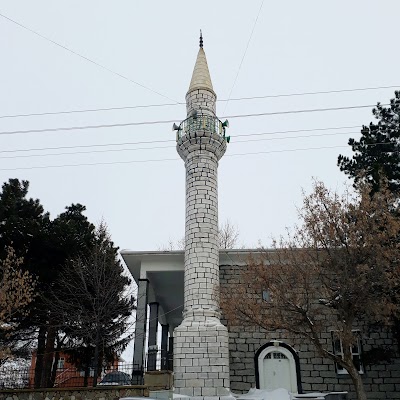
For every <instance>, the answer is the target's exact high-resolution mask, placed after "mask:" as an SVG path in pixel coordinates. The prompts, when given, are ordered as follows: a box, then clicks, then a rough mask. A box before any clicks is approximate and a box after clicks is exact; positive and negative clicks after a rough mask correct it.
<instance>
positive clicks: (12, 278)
mask: <svg viewBox="0 0 400 400" xmlns="http://www.w3.org/2000/svg"><path fill="white" fill-rule="evenodd" d="M22 262H23V260H22V258H18V257H17V256H16V254H15V252H14V249H12V248H11V247H8V248H7V252H6V257H5V259H4V260H0V365H1V364H3V363H4V362H5V361H7V360H8V359H10V358H11V357H12V349H13V347H14V345H15V343H10V341H11V342H13V335H12V334H13V331H14V330H15V328H16V327H17V326H18V318H19V317H21V316H23V315H25V314H26V307H27V306H28V305H29V303H30V302H31V301H32V300H33V297H34V291H35V280H34V279H33V278H32V276H31V275H30V274H29V273H28V272H27V271H22V270H21V269H20V265H21V264H22Z"/></svg>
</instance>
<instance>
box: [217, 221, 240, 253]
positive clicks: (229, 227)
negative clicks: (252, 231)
mask: <svg viewBox="0 0 400 400" xmlns="http://www.w3.org/2000/svg"><path fill="white" fill-rule="evenodd" d="M238 239H239V230H238V228H237V226H235V225H233V224H232V223H231V222H230V221H229V219H227V220H226V221H225V222H224V223H223V224H222V225H221V226H220V227H219V229H218V244H219V248H220V249H234V248H235V247H236V246H237V241H238Z"/></svg>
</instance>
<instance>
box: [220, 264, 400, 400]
mask: <svg viewBox="0 0 400 400" xmlns="http://www.w3.org/2000/svg"><path fill="white" fill-rule="evenodd" d="M239 268H240V267H238V266H232V265H221V266H220V285H221V286H222V287H224V286H225V287H226V286H227V285H231V286H234V284H235V281H237V279H238V271H239ZM222 322H223V323H226V321H222ZM327 325H328V324H327ZM360 328H361V327H360ZM360 330H361V345H362V350H363V353H364V354H365V353H366V352H368V351H369V350H371V349H372V348H373V347H377V346H379V347H385V346H388V347H389V348H391V349H392V350H393V351H394V352H395V353H394V358H392V360H391V361H390V363H388V362H386V363H379V364H375V365H364V368H365V373H364V374H363V381H364V386H365V390H366V392H367V394H368V399H369V400H378V399H400V356H399V354H398V347H397V344H396V343H394V341H393V340H392V335H391V333H390V332H388V331H385V330H377V331H367V330H365V329H364V330H363V329H362V328H361V329H360ZM322 336H323V337H322V338H321V341H322V342H323V343H325V344H326V345H327V346H332V337H331V332H330V330H329V327H328V326H327V331H326V332H325V333H323V335H322ZM273 340H280V341H282V342H284V343H286V344H287V345H289V346H291V347H292V348H293V349H294V350H295V351H296V353H297V355H298V357H299V364H300V380H301V385H302V389H303V391H304V392H319V391H323V392H331V391H332V392H333V391H347V392H349V395H348V399H355V398H356V397H355V393H354V390H353V386H352V383H351V379H350V378H349V376H348V375H339V374H337V373H336V370H335V365H334V363H333V362H332V361H330V360H328V359H323V358H321V356H320V355H319V354H318V353H317V351H316V349H315V348H314V346H313V345H312V344H310V343H307V342H306V341H305V339H303V338H300V337H295V336H293V335H290V334H285V333H283V332H266V331H264V330H262V329H260V328H258V327H245V328H244V327H240V328H239V327H236V328H234V327H233V328H230V330H229V355H230V360H229V361H230V381H231V390H232V391H233V392H241V393H243V392H247V391H248V390H249V389H250V388H251V387H255V386H256V369H255V354H256V352H257V350H258V349H260V347H262V346H263V345H265V344H267V343H268V342H271V341H273Z"/></svg>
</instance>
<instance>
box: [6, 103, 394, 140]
mask: <svg viewBox="0 0 400 400" xmlns="http://www.w3.org/2000/svg"><path fill="white" fill-rule="evenodd" d="M381 105H382V106H387V105H390V104H381ZM371 107H375V105H358V106H345V107H330V108H314V109H304V110H288V111H275V112H265V113H255V114H236V115H226V116H223V117H221V118H222V119H223V118H250V117H264V116H272V115H287V114H302V113H314V112H326V111H342V110H354V109H361V108H371ZM176 121H179V119H173V120H160V121H141V122H127V123H119V124H103V125H86V126H71V127H58V128H43V129H28V130H17V131H2V132H0V135H14V134H19V133H44V132H59V131H73V130H83V129H98V128H116V127H126V126H137V125H156V124H170V123H174V122H176Z"/></svg>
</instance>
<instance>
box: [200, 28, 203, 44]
mask: <svg viewBox="0 0 400 400" xmlns="http://www.w3.org/2000/svg"><path fill="white" fill-rule="evenodd" d="M200 48H201V49H202V48H203V34H202V33H201V29H200Z"/></svg>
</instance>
